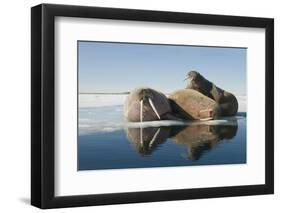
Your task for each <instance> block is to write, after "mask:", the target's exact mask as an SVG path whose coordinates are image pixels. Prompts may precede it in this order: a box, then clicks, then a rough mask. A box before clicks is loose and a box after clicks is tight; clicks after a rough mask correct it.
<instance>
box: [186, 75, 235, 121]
mask: <svg viewBox="0 0 281 213" xmlns="http://www.w3.org/2000/svg"><path fill="white" fill-rule="evenodd" d="M187 79H189V84H188V86H187V89H194V90H196V91H198V92H200V93H202V94H204V95H206V96H207V97H209V98H211V99H213V100H215V101H216V102H217V103H218V104H219V106H220V109H221V115H222V116H233V115H235V114H236V113H237V111H238V101H237V99H236V97H235V96H234V95H233V94H231V93H230V92H227V91H225V90H223V89H221V88H219V87H217V86H216V85H215V84H214V83H212V82H210V81H208V80H207V79H205V78H204V77H203V76H202V75H201V74H200V73H198V72H196V71H190V72H189V73H188V74H187Z"/></svg>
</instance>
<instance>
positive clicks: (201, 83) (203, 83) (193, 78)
mask: <svg viewBox="0 0 281 213" xmlns="http://www.w3.org/2000/svg"><path fill="white" fill-rule="evenodd" d="M185 80H188V83H187V87H186V88H187V89H194V90H196V91H198V92H200V93H202V94H204V95H206V96H208V97H209V92H210V90H211V89H212V83H211V82H210V81H208V80H207V79H206V78H204V77H203V76H202V75H201V74H200V73H199V72H197V71H194V70H192V71H190V72H188V73H187V75H186V78H185Z"/></svg>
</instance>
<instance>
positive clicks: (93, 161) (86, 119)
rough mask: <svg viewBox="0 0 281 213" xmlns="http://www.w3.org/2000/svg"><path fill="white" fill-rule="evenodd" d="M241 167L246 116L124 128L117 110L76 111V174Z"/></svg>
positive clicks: (120, 110)
mask: <svg viewBox="0 0 281 213" xmlns="http://www.w3.org/2000/svg"><path fill="white" fill-rule="evenodd" d="M243 163H246V114H245V113H244V114H240V115H239V116H236V118H232V119H231V121H225V122H220V123H218V124H216V122H210V123H208V122H205V123H189V124H188V125H175V124H173V125H165V126H161V124H160V125H159V126H154V127H143V128H140V127H138V126H133V127H132V126H126V125H124V121H123V118H122V106H107V107H93V108H81V109H80V110H79V141H78V170H97V169H122V168H147V167H169V166H195V165H217V164H243Z"/></svg>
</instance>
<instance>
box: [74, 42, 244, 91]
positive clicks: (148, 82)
mask: <svg viewBox="0 0 281 213" xmlns="http://www.w3.org/2000/svg"><path fill="white" fill-rule="evenodd" d="M78 48H79V54H78V69H79V92H80V93H83V92H126V91H130V90H132V89H133V88H135V87H142V86H146V87H151V88H154V89H157V90H160V91H162V92H164V93H170V92H172V91H174V90H176V89H181V88H185V86H186V82H185V81H183V79H184V78H185V75H186V73H187V72H188V71H189V70H197V71H198V72H200V73H201V74H202V75H203V76H204V77H205V78H207V79H208V80H210V81H212V82H213V83H215V84H216V85H217V86H219V87H221V88H222V89H225V90H228V91H230V92H232V93H234V94H237V95H245V94H246V52H247V50H246V49H244V48H219V47H199V46H177V45H155V44H154V45H149V44H128V43H109V42H86V41H79V42H78Z"/></svg>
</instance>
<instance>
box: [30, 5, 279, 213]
mask: <svg viewBox="0 0 281 213" xmlns="http://www.w3.org/2000/svg"><path fill="white" fill-rule="evenodd" d="M58 16H64V17H81V18H101V19H115V20H131V21H146V22H162V23H182V24H200V25H218V26H237V27H251V28H264V29H265V32H266V41H265V43H266V48H265V51H266V52H265V61H266V64H265V70H266V74H265V76H266V78H265V85H266V88H265V89H266V97H265V98H266V110H265V115H266V119H265V121H266V124H265V126H266V128H265V132H266V134H265V184H261V185H246V186H225V187H213V188H198V189H177V190H163V191H145V192H130V193H112V194H93V195H78V196H76V195H73V196H60V197H56V196H55V195H54V189H55V182H54V178H55V170H54V166H55V165H54V163H55V161H54V157H55V156H54V150H55V146H54V133H55V125H54V124H55V123H54V122H55V107H54V105H55V85H54V78H55V77H54V76H55V75H54V72H55V69H54V59H55V58H54V50H55V47H54V20H55V17H58ZM273 192H274V20H273V19H271V18H256V17H241V16H225V15H208V14H194V13H178V12H164V11H148V10H132V9H113V8H102V7H86V6H68V5H53V4H41V5H38V6H35V7H32V8H31V204H32V205H34V206H37V207H39V208H43V209H46V208H59V207H75V206H90V205H105V204H121V203H138V202H153V201H169V200H182V199H197V198H216V197H228V196H245V195H259V194H272V193H273Z"/></svg>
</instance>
